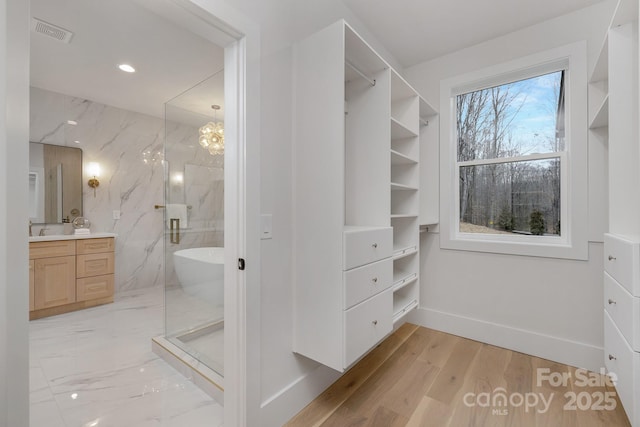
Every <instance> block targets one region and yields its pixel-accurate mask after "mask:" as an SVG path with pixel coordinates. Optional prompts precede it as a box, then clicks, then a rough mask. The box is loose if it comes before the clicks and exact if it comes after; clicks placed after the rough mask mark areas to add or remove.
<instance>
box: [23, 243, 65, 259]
mask: <svg viewBox="0 0 640 427" xmlns="http://www.w3.org/2000/svg"><path fill="white" fill-rule="evenodd" d="M75 254H76V242H75V241H73V240H52V241H48V242H31V243H29V259H36V258H52V257H58V256H70V255H75Z"/></svg>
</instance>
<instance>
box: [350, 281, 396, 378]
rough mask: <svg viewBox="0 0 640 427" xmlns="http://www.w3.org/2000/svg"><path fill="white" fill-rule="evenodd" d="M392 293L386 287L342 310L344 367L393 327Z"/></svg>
mask: <svg viewBox="0 0 640 427" xmlns="http://www.w3.org/2000/svg"><path fill="white" fill-rule="evenodd" d="M392 312H393V293H392V292H391V289H387V290H386V291H383V292H381V293H379V294H378V295H376V296H374V297H371V298H370V299H368V300H366V301H364V302H362V303H360V304H358V305H356V306H355V307H353V308H351V309H349V310H347V311H345V312H344V328H345V334H344V337H345V350H344V366H345V368H346V367H347V366H349V365H351V364H352V363H353V362H355V361H356V360H358V359H359V358H360V356H362V355H363V354H365V353H366V352H367V351H369V350H370V349H371V348H372V347H373V346H374V345H376V344H377V343H378V342H379V341H380V340H381V339H382V338H384V337H385V336H386V335H387V334H388V333H390V332H391V330H392V329H393V320H392V316H393V313H392Z"/></svg>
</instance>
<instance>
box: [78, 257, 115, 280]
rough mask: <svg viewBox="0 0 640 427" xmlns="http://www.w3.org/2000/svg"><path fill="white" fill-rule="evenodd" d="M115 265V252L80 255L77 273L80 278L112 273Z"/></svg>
mask: <svg viewBox="0 0 640 427" xmlns="http://www.w3.org/2000/svg"><path fill="white" fill-rule="evenodd" d="M113 265H114V256H113V252H107V253H102V254H87V255H78V263H77V272H76V274H77V277H78V278H82V277H89V276H101V275H103V274H112V273H113Z"/></svg>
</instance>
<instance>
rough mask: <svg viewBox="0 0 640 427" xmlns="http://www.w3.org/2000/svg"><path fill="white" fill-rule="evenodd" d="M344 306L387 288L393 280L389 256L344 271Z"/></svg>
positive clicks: (347, 306)
mask: <svg viewBox="0 0 640 427" xmlns="http://www.w3.org/2000/svg"><path fill="white" fill-rule="evenodd" d="M343 280H344V308H345V309H347V308H350V307H352V306H354V305H356V304H358V303H359V302H362V301H364V300H366V299H367V298H369V297H371V296H373V295H375V294H377V293H380V292H382V291H384V290H385V289H387V288H389V287H390V286H391V284H392V282H393V261H392V260H391V258H388V259H385V260H382V261H378V262H374V263H373V264H368V265H365V266H363V267H358V268H354V269H351V270H349V271H345V272H344V273H343Z"/></svg>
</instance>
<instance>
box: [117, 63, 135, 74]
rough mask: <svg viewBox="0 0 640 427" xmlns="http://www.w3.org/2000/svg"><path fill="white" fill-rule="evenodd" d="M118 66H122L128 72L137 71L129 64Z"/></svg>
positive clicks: (119, 66)
mask: <svg viewBox="0 0 640 427" xmlns="http://www.w3.org/2000/svg"><path fill="white" fill-rule="evenodd" d="M118 68H120V69H121V70H122V71H124V72H127V73H135V72H136V69H135V68H133V67H132V66H131V65H129V64H120V65H118Z"/></svg>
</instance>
